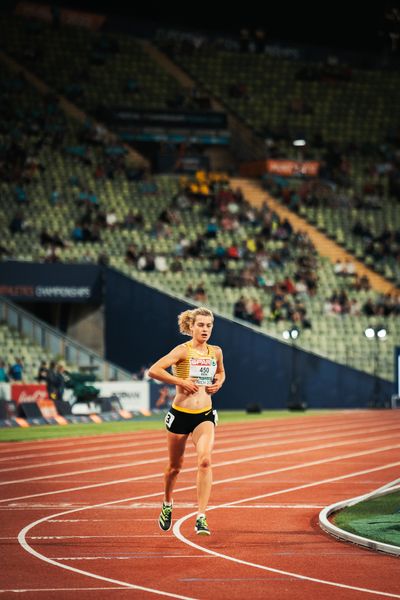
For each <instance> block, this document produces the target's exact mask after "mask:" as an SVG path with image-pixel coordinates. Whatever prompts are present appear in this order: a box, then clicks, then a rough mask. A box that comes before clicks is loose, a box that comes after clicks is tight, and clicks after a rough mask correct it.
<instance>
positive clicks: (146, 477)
mask: <svg viewBox="0 0 400 600" xmlns="http://www.w3.org/2000/svg"><path fill="white" fill-rule="evenodd" d="M382 437H383V438H385V437H392V436H379V437H377V438H369V439H368V440H359V441H354V443H357V444H361V443H368V442H371V441H376V440H381V439H382ZM349 443H350V445H351V442H348V441H345V442H338V443H331V444H322V445H319V446H312V447H310V448H308V449H306V448H302V450H301V451H302V452H305V451H314V450H321V449H326V448H332V447H337V446H343V445H346V444H349ZM399 447H400V446H399V445H393V446H381V447H379V448H378V449H376V450H374V452H383V451H387V450H394V449H397V448H399ZM298 452H299V451H298V449H295V450H288V451H287V452H275V453H270V454H261V455H258V456H255V457H245V458H241V459H236V460H230V461H223V462H220V463H214V464H213V468H216V467H225V466H229V465H234V464H240V463H244V462H250V461H252V460H260V459H265V458H276V457H277V456H288V455H291V454H298ZM364 453H366V454H371V452H370V451H363V452H361V453H360V452H358V453H356V454H349V455H344V456H348V457H353V456H363V455H364ZM342 456H343V455H342ZM332 460H336V459H335V458H331V459H327V461H328V462H329V461H332ZM149 462H152V461H149ZM303 464H304V465H307V466H309V465H315V464H320V462H319V461H312V462H310V463H303ZM293 468H295V467H293V466H289V467H285V468H283V469H278V470H272V471H268V470H267V471H264V472H263V473H264V474H265V475H269V474H271V473H279V472H285V471H287V470H291V469H293ZM194 471H197V467H188V468H186V469H182V470H181V473H182V474H184V473H190V472H194ZM161 477H162V473H153V474H150V475H139V476H137V477H128V478H125V479H119V480H113V481H108V482H106V483H95V484H91V485H84V486H78V487H75V488H65V489H61V490H56V491H51V492H41V493H39V494H29V495H27V496H19V497H15V498H4V499H2V500H0V503H4V502H11V501H15V500H25V499H27V498H36V497H38V496H48V495H54V494H62V493H65V492H71V491H82V490H85V489H94V488H98V487H106V486H110V485H119V484H121V483H131V482H132V481H144V480H149V479H158V478H161ZM249 477H252V474H250V475H245V476H244V478H247V479H248V478H249ZM227 481H230V480H227ZM193 487H194V486H188V487H186V488H185V489H188V490H190V489H193ZM157 495H158V494H157V493H155V494H149V495H144V496H141V497H140V498H151V497H154V496H157Z"/></svg>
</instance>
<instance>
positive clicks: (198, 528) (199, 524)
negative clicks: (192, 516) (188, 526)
mask: <svg viewBox="0 0 400 600" xmlns="http://www.w3.org/2000/svg"><path fill="white" fill-rule="evenodd" d="M194 530H195V532H196V533H197V534H198V535H211V531H210V530H209V529H208V525H207V520H206V518H205V517H198V518H197V520H196V525H195V528H194Z"/></svg>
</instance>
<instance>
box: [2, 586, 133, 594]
mask: <svg viewBox="0 0 400 600" xmlns="http://www.w3.org/2000/svg"><path fill="white" fill-rule="evenodd" d="M123 589H124V588H123V587H121V586H118V587H111V586H110V587H78V588H73V587H68V588H62V587H59V588H14V589H8V590H0V594H11V593H14V594H22V593H26V592H28V593H29V592H46V594H48V593H49V592H108V591H109V590H119V591H121V590H123ZM47 597H48V596H47Z"/></svg>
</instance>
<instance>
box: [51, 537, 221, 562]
mask: <svg viewBox="0 0 400 600" xmlns="http://www.w3.org/2000/svg"><path fill="white" fill-rule="evenodd" d="M158 537H160V536H158ZM155 556H157V558H172V559H175V558H214V557H213V556H207V555H206V554H157V555H154V554H132V555H131V556H104V555H103V556H68V557H62V556H61V557H59V556H57V557H54V560H67V561H75V560H137V559H138V558H142V559H146V560H148V559H149V558H155Z"/></svg>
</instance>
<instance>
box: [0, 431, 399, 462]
mask: <svg viewBox="0 0 400 600" xmlns="http://www.w3.org/2000/svg"><path fill="white" fill-rule="evenodd" d="M392 429H395V430H397V429H398V430H399V432H400V423H399V424H398V425H393V423H391V424H390V425H389V424H388V425H384V426H382V427H373V428H372V429H365V425H364V426H362V425H359V426H357V427H356V428H354V427H352V426H351V425H347V426H343V427H341V428H340V430H338V429H337V427H336V426H332V427H324V428H315V427H313V428H311V429H310V428H307V429H302V430H301V431H300V432H299V433H298V436H292V435H291V436H288V434H287V432H279V433H271V434H270V433H268V435H267V433H266V431H263V433H262V434H260V435H252V436H251V439H252V441H253V442H254V441H256V440H264V443H265V445H271V446H272V445H275V446H276V445H279V444H283V443H287V442H288V441H289V442H292V441H296V440H297V439H299V440H300V441H303V439H304V438H302V436H304V435H305V434H308V433H313V434H318V433H322V434H328V435H329V433H330V432H332V433H331V435H334V434H335V433H336V434H337V435H346V434H345V433H343V432H346V430H350V431H351V433H353V432H354V434H357V433H359V434H360V435H361V434H365V433H374V432H376V431H390V430H392ZM358 430H360V431H358ZM348 435H351V434H348ZM266 438H267V440H266ZM274 438H279V439H278V440H277V441H271V440H274ZM243 439H244V440H246V441H247V440H248V439H249V436H248V434H247V435H243V436H241V437H236V438H233V437H231V436H229V437H226V439H222V440H221V439H220V436H218V440H217V441H216V448H218V446H220V445H221V446H222V445H224V444H232V443H233V442H240V441H242V440H243ZM307 439H310V438H308V437H307ZM311 439H312V438H311ZM148 444H149V445H150V446H151V447H150V449H146V448H144V449H141V450H137V449H136V448H135V447H137V446H140V448H143V446H145V445H146V444H145V443H141V442H137V443H132V444H129V445H128V444H123V445H122V444H121V445H116V446H107V449H109V448H126V447H127V446H129V448H131V449H130V450H127V451H126V452H111V453H107V454H96V455H95V456H87V455H86V456H84V457H82V458H76V457H72V458H68V459H64V460H57V461H50V462H38V463H32V462H31V463H29V464H27V465H22V466H21V465H19V466H14V467H7V468H5V469H0V473H8V472H10V471H23V470H26V469H30V470H32V469H34V468H44V467H50V466H56V465H65V464H68V463H74V464H75V463H80V462H86V463H87V462H88V461H91V460H93V461H98V460H100V459H103V458H116V457H117V456H130V455H132V454H134V455H136V454H144V453H146V452H149V451H150V453H151V454H153V453H154V452H155V451H156V452H161V451H164V452H165V440H160V442H159V444H160V448H157V447H155V443H154V441H150V442H148ZM132 448H133V449H132ZM100 449H101V450H104V445H103V446H97V447H96V450H100ZM91 450H93V448H91ZM73 452H77V453H79V454H82V449H80V448H78V449H75V450H69V451H68V455H71V454H72V453H73ZM55 454H60V453H50V452H49V453H47V454H41V453H40V454H38V453H36V454H33V455H26V456H25V457H24V458H30V457H32V458H36V459H37V460H39V459H42V458H43V456H54V455H55ZM61 454H65V452H61ZM9 460H10V459H7V461H9Z"/></svg>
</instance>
